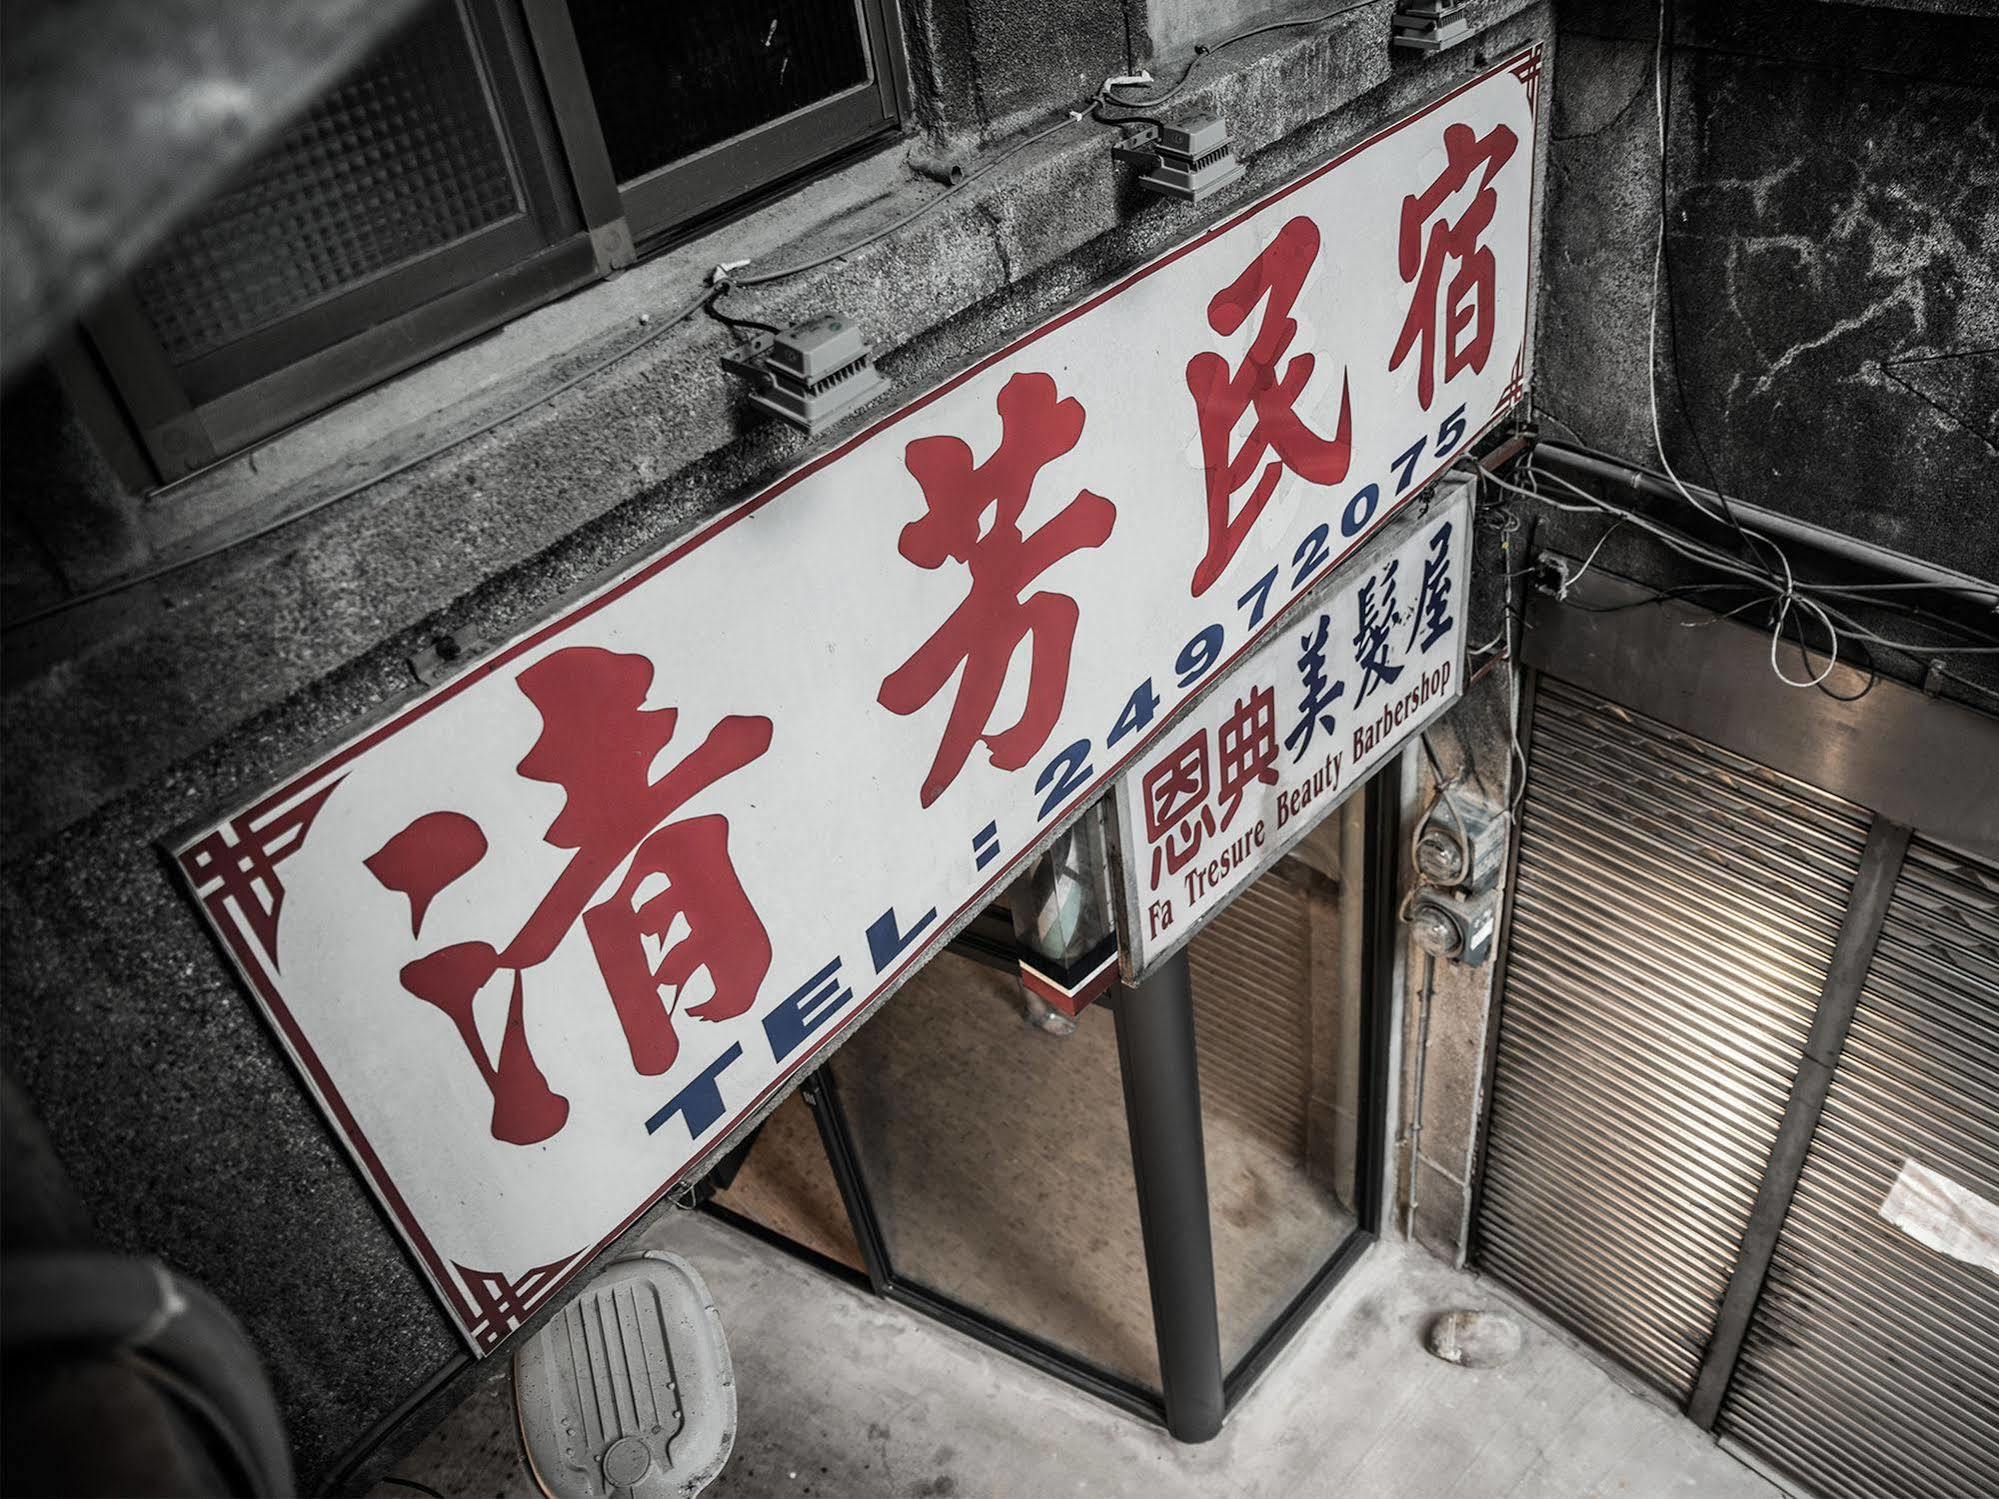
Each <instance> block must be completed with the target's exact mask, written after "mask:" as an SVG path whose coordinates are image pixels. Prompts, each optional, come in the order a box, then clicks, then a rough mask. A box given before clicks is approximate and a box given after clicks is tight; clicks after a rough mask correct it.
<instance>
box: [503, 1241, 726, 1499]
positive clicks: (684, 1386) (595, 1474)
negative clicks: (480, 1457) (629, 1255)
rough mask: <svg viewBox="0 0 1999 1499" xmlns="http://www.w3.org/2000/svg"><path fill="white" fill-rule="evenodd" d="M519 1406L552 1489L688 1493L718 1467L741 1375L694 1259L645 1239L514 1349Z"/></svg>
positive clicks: (564, 1492) (545, 1487)
mask: <svg viewBox="0 0 1999 1499" xmlns="http://www.w3.org/2000/svg"><path fill="white" fill-rule="evenodd" d="M514 1408H515V1410H516V1411H517V1412H518V1414H519V1418H520V1425H521V1445H522V1446H523V1447H524V1448H526V1450H527V1456H528V1467H529V1469H530V1470H531V1471H532V1472H533V1474H534V1478H535V1482H536V1483H537V1484H539V1485H540V1487H541V1491H542V1492H543V1493H544V1494H547V1495H549V1496H551V1499H684V1496H687V1495H692V1494H698V1493H700V1492H701V1491H702V1490H703V1489H704V1488H706V1487H707V1486H708V1484H709V1483H710V1482H711V1481H712V1480H713V1479H714V1477H715V1475H716V1474H718V1473H720V1472H721V1471H722V1465H723V1464H724V1463H726V1462H727V1461H728V1460H729V1448H730V1445H731V1444H732V1443H733V1442H734V1441H735V1439H736V1384H735V1376H734V1374H733V1373H732V1372H731V1371H730V1368H729V1345H728V1344H727V1343H726V1342H725V1341H724V1340H723V1337H722V1318H721V1315H720V1313H718V1312H717V1311H716V1310H715V1304H714V1302H713V1300H712V1299H710V1297H709V1295H708V1287H707V1286H706V1285H704V1284H703V1283H702V1280H701V1276H700V1275H699V1273H698V1272H696V1270H695V1268H694V1267H693V1266H692V1265H690V1264H688V1263H687V1261H686V1260H684V1259H682V1258H681V1257H680V1256H679V1255H677V1254H668V1253H666V1252H665V1251H664V1250H658V1249H649V1250H647V1251H646V1252H645V1254H643V1255H641V1256H640V1257H638V1258H636V1259H629V1260H620V1261H618V1262H617V1263H616V1264H614V1265H612V1266H611V1267H610V1268H609V1269H607V1270H605V1271H604V1273H603V1274H601V1275H599V1276H598V1277H597V1279H596V1280H594V1281H592V1282H591V1284H590V1286H589V1288H588V1289H587V1290H585V1291H583V1292H582V1293H581V1294H580V1295H578V1296H577V1297H576V1299H575V1300H574V1301H572V1302H570V1304H569V1305H568V1306H566V1307H564V1308H563V1310H562V1312H561V1313H560V1314H559V1315H558V1316H556V1317H555V1318H553V1319H552V1320H551V1321H550V1322H549V1323H548V1324H547V1325H546V1326H545V1327H543V1328H542V1330H541V1331H540V1332H538V1333H536V1334H535V1336H534V1337H533V1339H532V1340H531V1341H529V1342H528V1343H527V1345H526V1346H524V1347H523V1348H522V1349H521V1351H520V1352H519V1353H517V1354H515V1355H514Z"/></svg>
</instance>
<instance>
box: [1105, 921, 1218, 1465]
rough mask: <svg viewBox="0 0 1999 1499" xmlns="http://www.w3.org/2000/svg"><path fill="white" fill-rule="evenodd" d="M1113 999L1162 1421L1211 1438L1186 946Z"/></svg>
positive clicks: (1211, 1353)
mask: <svg viewBox="0 0 1999 1499" xmlns="http://www.w3.org/2000/svg"><path fill="white" fill-rule="evenodd" d="M1112 1008H1113V1010H1114V1012H1115V1014H1116V1017H1117V1047H1118V1068H1119V1071H1120V1072H1121V1073H1122V1074H1123V1076H1124V1116H1125V1126H1126V1129H1127V1131H1128V1132H1129V1134H1130V1135H1131V1169H1132V1175H1133V1177H1134V1178H1135V1179H1136V1181H1137V1184H1138V1222H1139V1230H1140V1232H1141V1234H1142V1235H1143V1236H1144V1240H1145V1273H1146V1279H1147V1281H1148V1282H1149V1283H1150V1287H1151V1291H1152V1328H1153V1336H1154V1337H1155V1338H1156V1340H1157V1342H1158V1346H1159V1377H1160V1384H1161V1386H1162V1389H1163V1391H1164V1394H1165V1396H1166V1429H1167V1430H1168V1431H1169V1432H1171V1433H1172V1434H1173V1436H1174V1437H1175V1439H1177V1440H1179V1441H1182V1442H1205V1441H1207V1440H1209V1439H1210V1438H1211V1437H1213V1436H1214V1435H1215V1434H1216V1433H1217V1432H1219V1431H1220V1430H1221V1429H1222V1416H1223V1414H1224V1412H1225V1410H1226V1402H1225V1400H1224V1398H1223V1395H1222V1344H1221V1332H1220V1329H1219V1327H1218V1325H1217V1322H1216V1318H1215V1250H1214V1240H1213V1236H1212V1234H1211V1233H1210V1230H1209V1224H1208V1164H1207V1157H1206V1156H1205V1155H1204V1154H1203V1153H1202V1144H1201V1083H1200V1078H1199V1076H1198V1075H1197V1074H1196V1071H1195V1066H1194V991H1193V987H1192V984H1191V982H1190V980H1189V977H1188V971H1187V954H1186V951H1185V950H1184V949H1183V950H1182V951H1180V952H1179V953H1177V954H1175V955H1174V956H1173V957H1172V958H1170V959H1168V960H1167V961H1166V962H1165V963H1163V964H1161V965H1160V967H1159V968H1158V970H1157V971H1156V972H1154V973H1153V975H1152V976H1151V977H1150V978H1148V979H1146V980H1144V981H1143V982H1142V983H1140V984H1139V986H1138V987H1137V988H1135V989H1125V988H1120V989H1119V990H1118V991H1117V995H1116V998H1115V1000H1114V1001H1113V1002H1112Z"/></svg>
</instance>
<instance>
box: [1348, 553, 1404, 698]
mask: <svg viewBox="0 0 1999 1499" xmlns="http://www.w3.org/2000/svg"><path fill="white" fill-rule="evenodd" d="M1398 566H1400V561H1399V559H1397V558H1394V557H1390V558H1389V559H1388V565H1387V566H1386V567H1384V568H1382V570H1381V572H1380V574H1379V576H1376V577H1369V578H1365V579H1363V580H1362V581H1361V585H1360V587H1359V589H1357V590H1356V596H1357V598H1358V599H1359V605H1360V621H1359V628H1357V629H1356V630H1355V631H1354V637H1353V659H1354V665H1356V666H1358V667H1359V668H1360V686H1359V688H1358V689H1357V690H1356V691H1355V692H1354V695H1353V704H1354V706H1355V707H1356V708H1358V707H1359V706H1360V705H1361V704H1362V703H1364V702H1366V701H1367V695H1368V694H1369V693H1370V692H1372V691H1374V689H1375V688H1377V687H1392V686H1394V685H1395V679H1396V678H1397V677H1399V676H1401V675H1402V667H1401V665H1400V664H1399V663H1397V662H1394V661H1391V660H1390V659H1389V645H1390V642H1389V638H1388V632H1389V631H1390V630H1392V629H1394V627H1395V626H1396V625H1399V624H1400V623H1402V613H1401V611H1400V610H1398V609H1397V608H1396V607H1395V570H1396V568H1397V567H1398ZM1377 588H1378V589H1380V595H1379V596H1378V597H1377V596H1376V593H1375V590H1376V589H1377Z"/></svg>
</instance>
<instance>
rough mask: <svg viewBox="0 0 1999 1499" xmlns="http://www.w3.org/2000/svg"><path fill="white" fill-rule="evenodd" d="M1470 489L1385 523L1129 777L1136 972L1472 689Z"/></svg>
mask: <svg viewBox="0 0 1999 1499" xmlns="http://www.w3.org/2000/svg"><path fill="white" fill-rule="evenodd" d="M1469 494H1470V489H1469V486H1466V485H1459V486H1457V487H1456V489H1455V492H1454V493H1451V494H1450V497H1449V498H1448V499H1446V500H1444V501H1442V502H1441V503H1436V504H1433V505H1432V506H1431V507H1430V509H1429V510H1428V511H1427V512H1426V513H1424V514H1422V515H1419V516H1408V517H1404V518H1402V519H1400V520H1398V521H1396V522H1395V523H1393V524H1392V525H1390V526H1388V527H1386V528H1385V529H1384V530H1383V531H1382V533H1381V534H1380V535H1379V536H1378V537H1377V538H1376V539H1375V540H1374V541H1373V542H1372V543H1371V544H1370V545H1368V546H1367V547H1366V548H1364V549H1363V550H1362V551H1361V552H1360V553H1359V555H1357V556H1356V557H1355V558H1354V560H1353V561H1352V562H1351V563H1350V564H1348V565H1347V566H1345V567H1342V568H1341V569H1340V570H1339V571H1338V572H1337V573H1336V574H1335V575H1334V577H1333V579H1332V580H1331V582H1330V583H1329V584H1328V586H1327V587H1326V588H1325V589H1324V590H1323V591H1322V592H1320V593H1319V594H1318V595H1317V596H1316V597H1315V598H1314V599H1312V600H1310V601H1308V602H1307V603H1306V604H1305V606H1304V607H1303V608H1302V609H1300V610H1298V611H1296V612H1294V614H1293V616H1292V617H1291V619H1290V620H1289V621H1288V622H1287V623H1286V624H1285V625H1284V626H1283V627H1282V628H1280V629H1279V630H1278V631H1277V633H1276V638H1275V639H1274V640H1273V641H1272V642H1271V643H1270V644H1269V645H1266V646H1264V647H1263V648H1262V649H1261V650H1259V651H1257V652H1255V653H1254V654H1253V655H1251V656H1249V657H1248V658H1247V659H1246V660H1245V661H1243V662H1242V664H1241V665H1239V666H1237V667H1236V668H1235V669H1234V670H1233V671H1231V672H1230V673H1229V674H1228V675H1227V676H1226V677H1224V678H1223V679H1222V680H1221V682H1220V683H1219V684H1217V685H1216V687H1215V688H1214V690H1213V691H1211V692H1210V693H1208V694H1207V695H1206V696H1205V697H1203V698H1202V699H1201V700H1200V701H1199V702H1198V703H1196V704H1195V705H1194V706H1193V707H1192V708H1191V709H1190V710H1188V712H1186V713H1185V714H1183V715H1182V716H1181V717H1180V718H1179V720H1178V721H1177V722H1176V723H1175V724H1174V725H1173V726H1172V727H1171V728H1170V729H1168V730H1167V731H1166V733H1164V734H1162V735H1160V736H1159V738H1158V739H1157V740H1156V741H1155V742H1154V744H1153V746H1152V747H1151V748H1150V749H1148V750H1147V751H1146V752H1145V754H1143V755H1142V756H1141V757H1140V758H1139V759H1138V760H1137V761H1135V762H1134V763H1133V765H1132V767H1131V769H1130V770H1129V771H1127V772H1126V773H1125V775H1124V776H1123V777H1122V778H1121V779H1120V780H1119V781H1118V783H1117V797H1116V806H1117V828H1118V836H1117V849H1118V864H1119V880H1118V883H1119V886H1120V889H1121V900H1122V902H1123V907H1124V909H1123V918H1124V919H1123V921H1122V922H1121V923H1120V925H1121V927H1122V930H1123V934H1124V969H1125V975H1126V978H1127V979H1128V980H1130V981H1133V982H1136V981H1137V980H1138V979H1140V978H1142V977H1144V976H1145V975H1146V974H1147V973H1148V972H1150V971H1151V970H1152V968H1153V967H1154V966H1155V965H1157V964H1158V963H1159V962H1160V961H1162V960H1163V959H1165V958H1168V957H1170V956H1171V955H1172V954H1174V953H1175V952H1177V951H1179V949H1180V948H1181V947H1182V946H1183V945H1184V944H1185V943H1186V942H1187V940H1188V939H1189V938H1191V937H1192V936H1193V935H1194V933H1195V932H1197V931H1199V930H1200V928H1201V927H1202V925H1203V924H1205V923H1206V922H1207V921H1208V920H1209V919H1210V918H1212V917H1213V916H1215V915H1216V914H1217V913H1218V912H1220V911H1221V909H1222V908H1223V907H1224V906H1226V905H1227V904H1228V903H1229V901H1230V900H1231V899H1233V898H1234V897H1235V896H1236V895H1237V894H1238V893H1239V892H1240V891H1242V890H1243V889H1244V888H1245V887H1247V886H1248V885H1249V883H1250V882H1251V881H1252V880H1254V879H1255V878H1256V877H1257V876H1258V875H1260V874H1262V873H1263V872H1264V871H1265V870H1266V869H1268V868H1269V867H1270V866H1271V865H1272V864H1275V863H1276V862H1277V861H1278V859H1280V858H1282V857H1283V856H1284V854H1285V853H1286V852H1287V851H1289V850H1290V848H1291V847H1292V846H1293V845H1294V844H1296V843H1297V842H1298V840H1299V839H1301V838H1303V837H1304V836H1305V835H1306V834H1307V833H1309V832H1311V830H1312V829H1313V828H1314V827H1316V826H1318V824H1319V823H1320V822H1321V821H1323V820H1324V819H1325V817H1326V814H1327V813H1329V812H1331V811H1332V810H1333V809H1334V808H1335V807H1337V806H1339V805H1340V803H1342V802H1344V801H1345V800H1346V799H1347V797H1348V796H1350V795H1352V793H1353V792H1354V791H1355V790H1356V789H1357V788H1358V787H1360V786H1361V785H1362V784H1363V783H1364V782H1365V781H1366V780H1367V778H1368V777H1369V776H1370V775H1372V774H1373V773H1374V772H1375V770H1377V769H1378V768H1380V767H1381V766H1382V765H1384V764H1386V763H1387V762H1388V761H1389V760H1390V759H1391V758H1392V757H1393V756H1394V755H1395V753H1396V752H1397V751H1398V750H1399V749H1400V748H1401V747H1402V745H1403V743H1404V742H1405V741H1407V740H1408V738H1409V736H1410V735H1412V734H1414V733H1416V732H1417V730H1419V729H1421V728H1422V727H1423V726H1424V725H1425V724H1427V723H1429V722H1430V721H1431V720H1432V719H1433V718H1435V717H1436V716H1437V715H1438V714H1440V713H1442V712H1443V711H1444V709H1445V708H1447V707H1449V706H1450V704H1451V703H1453V702H1454V701H1456V699H1457V697H1458V695H1459V693H1461V692H1462V691H1463V690H1464V655H1465V636H1464V596H1465V569H1466V561H1467V558H1468V556H1469V547H1470V540H1471V538H1470V529H1471V526H1470V514H1471V510H1470V504H1469Z"/></svg>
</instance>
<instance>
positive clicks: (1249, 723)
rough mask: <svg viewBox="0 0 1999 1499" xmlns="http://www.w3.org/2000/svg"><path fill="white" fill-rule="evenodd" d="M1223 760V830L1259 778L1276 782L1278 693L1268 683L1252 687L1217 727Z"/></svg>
mask: <svg viewBox="0 0 1999 1499" xmlns="http://www.w3.org/2000/svg"><path fill="white" fill-rule="evenodd" d="M1215 748H1216V752H1217V755H1218V756H1219V758H1220V760H1221V762H1222V763H1221V789H1220V791H1219V793H1218V794H1219V797H1220V800H1221V802H1222V829H1221V830H1222V831H1223V832H1227V831H1228V827H1229V824H1230V823H1232V822H1234V821H1235V815H1236V813H1237V812H1238V811H1239V810H1240V809H1241V807H1242V799H1243V794H1244V793H1245V792H1247V791H1248V790H1249V788H1250V787H1251V786H1252V785H1253V784H1254V783H1256V782H1257V781H1262V782H1264V783H1265V784H1266V785H1273V786H1274V785H1275V784H1276V783H1277V694H1276V692H1275V691H1274V690H1273V689H1271V688H1269V687H1256V688H1252V689H1251V690H1250V694H1249V697H1248V699H1247V700H1245V699H1243V698H1237V699H1236V701H1235V707H1234V708H1233V709H1232V710H1231V711H1230V713H1229V716H1228V717H1227V718H1226V719H1225V720H1223V722H1222V726H1221V727H1220V728H1219V729H1217V730H1216V731H1215Z"/></svg>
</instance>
